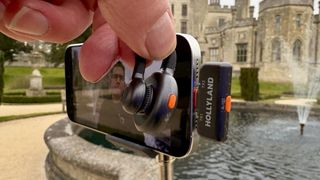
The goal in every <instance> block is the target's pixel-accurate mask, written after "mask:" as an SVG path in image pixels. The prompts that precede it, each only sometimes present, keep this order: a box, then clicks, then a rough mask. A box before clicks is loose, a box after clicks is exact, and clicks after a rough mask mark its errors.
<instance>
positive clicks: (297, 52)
mask: <svg viewBox="0 0 320 180" xmlns="http://www.w3.org/2000/svg"><path fill="white" fill-rule="evenodd" d="M301 45H302V43H301V41H300V40H299V39H298V40H296V41H295V42H294V44H293V50H292V55H293V60H295V61H301Z"/></svg>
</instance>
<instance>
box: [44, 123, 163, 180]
mask: <svg viewBox="0 0 320 180" xmlns="http://www.w3.org/2000/svg"><path fill="white" fill-rule="evenodd" d="M73 129H74V128H71V125H70V124H69V123H68V119H67V118H66V119H63V120H60V121H58V122H56V123H55V124H53V125H51V126H50V127H49V128H48V129H47V130H46V132H45V135H44V140H45V142H46V144H47V146H48V148H49V154H48V155H47V158H46V161H45V171H46V176H47V179H49V180H58V179H77V180H82V179H83V180H87V179H95V180H99V179H101V180H105V179H107V180H115V179H116V180H127V179H129V180H130V179H142V180H148V179H159V177H160V170H159V163H158V162H157V161H156V160H155V159H154V158H148V157H143V156H137V155H133V154H129V153H124V152H120V151H118V150H112V149H109V148H104V147H102V146H98V145H95V144H93V143H91V142H88V141H86V140H84V139H83V138H80V137H79V136H77V135H74V133H73V131H74V130H73ZM77 131H79V129H78V130H77Z"/></svg>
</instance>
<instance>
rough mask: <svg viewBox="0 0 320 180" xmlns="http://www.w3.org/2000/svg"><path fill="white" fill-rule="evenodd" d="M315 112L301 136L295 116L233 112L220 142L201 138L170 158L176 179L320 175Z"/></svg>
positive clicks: (318, 124) (318, 123) (319, 123)
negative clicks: (187, 150)
mask: <svg viewBox="0 0 320 180" xmlns="http://www.w3.org/2000/svg"><path fill="white" fill-rule="evenodd" d="M319 117H320V116H311V117H310V118H309V120H308V122H307V124H306V125H305V127H304V135H303V136H301V135H300V125H299V121H298V117H297V114H296V113H295V112H293V113H286V112H281V113H277V112H276V111H266V110H264V111H261V110H260V111H257V110H253V109H251V110H250V111H248V110H234V111H233V112H232V113H231V114H230V124H229V135H228V140H227V141H226V142H225V143H213V142H210V141H208V140H205V139H201V140H200V144H199V147H198V151H196V152H194V153H193V154H192V155H190V156H189V157H187V158H185V159H181V160H177V161H176V162H175V179H186V180H189V179H190V180H191V179H192V180H197V179H199V180H200V179H244V180H247V179H319V174H320V151H319V149H320V138H319V137H320V131H319V129H320V118H319Z"/></svg>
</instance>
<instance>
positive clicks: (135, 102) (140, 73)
mask: <svg viewBox="0 0 320 180" xmlns="http://www.w3.org/2000/svg"><path fill="white" fill-rule="evenodd" d="M176 60H177V55H176V52H175V51H174V52H173V53H172V54H170V55H169V56H168V57H167V58H165V59H164V60H163V62H162V65H161V69H160V71H158V72H155V73H153V74H152V75H151V76H150V77H148V78H147V79H146V80H144V72H145V67H146V60H145V59H143V58H142V57H140V56H138V55H137V56H136V64H135V67H134V70H133V73H132V80H131V82H130V83H129V85H128V86H127V87H126V89H125V90H124V93H123V95H122V98H121V102H122V107H123V109H124V110H125V111H126V112H128V113H130V114H132V115H134V123H135V126H136V128H137V130H138V131H141V132H144V133H149V134H158V133H161V132H162V131H163V130H164V129H165V127H166V125H167V124H168V123H169V121H170V117H171V114H172V112H173V111H174V109H175V107H176V105H177V98H178V85H177V82H176V80H175V79H174V77H173V74H174V70H175V68H176Z"/></svg>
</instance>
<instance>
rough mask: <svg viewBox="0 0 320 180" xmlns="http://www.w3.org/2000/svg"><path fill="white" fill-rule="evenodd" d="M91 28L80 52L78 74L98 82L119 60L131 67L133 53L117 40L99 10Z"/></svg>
mask: <svg viewBox="0 0 320 180" xmlns="http://www.w3.org/2000/svg"><path fill="white" fill-rule="evenodd" d="M92 27H93V33H92V35H91V36H90V37H89V38H88V39H87V41H86V42H85V43H84V44H83V46H82V47H81V51H80V72H81V74H82V76H83V77H84V79H86V80H87V81H91V82H96V81H98V80H99V79H101V78H102V77H103V76H104V75H105V74H106V73H107V72H108V71H109V69H110V67H111V66H112V65H113V64H114V63H116V60H117V59H119V58H121V59H122V61H124V62H125V63H126V64H127V65H129V66H132V67H133V64H134V53H133V51H132V50H131V49H130V48H129V47H128V46H126V45H125V44H124V43H123V42H122V41H120V40H119V39H118V37H117V35H116V34H115V32H114V31H113V30H112V29H111V28H110V26H109V25H108V24H107V22H106V21H105V19H104V18H103V17H102V16H101V13H100V11H99V10H97V11H96V12H95V16H94V20H93V24H92Z"/></svg>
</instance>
